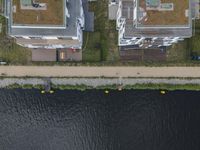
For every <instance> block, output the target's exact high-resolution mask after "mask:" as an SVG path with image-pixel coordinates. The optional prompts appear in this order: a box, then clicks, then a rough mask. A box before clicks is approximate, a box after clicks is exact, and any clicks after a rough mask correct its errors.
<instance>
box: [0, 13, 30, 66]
mask: <svg viewBox="0 0 200 150" xmlns="http://www.w3.org/2000/svg"><path fill="white" fill-rule="evenodd" d="M0 23H1V24H2V32H1V33H0V59H2V60H3V61H6V62H7V63H9V64H21V65H26V64H29V63H30V60H31V51H30V50H29V49H26V48H23V47H21V46H19V45H17V44H16V43H15V41H14V40H13V39H12V38H8V36H7V35H6V20H5V18H4V17H2V16H0Z"/></svg>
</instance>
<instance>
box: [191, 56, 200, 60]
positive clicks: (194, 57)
mask: <svg viewBox="0 0 200 150" xmlns="http://www.w3.org/2000/svg"><path fill="white" fill-rule="evenodd" d="M192 60H200V56H192Z"/></svg>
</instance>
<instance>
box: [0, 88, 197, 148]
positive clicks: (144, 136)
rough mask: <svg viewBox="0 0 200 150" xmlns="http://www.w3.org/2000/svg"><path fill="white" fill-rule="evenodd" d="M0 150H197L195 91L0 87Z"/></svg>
mask: <svg viewBox="0 0 200 150" xmlns="http://www.w3.org/2000/svg"><path fill="white" fill-rule="evenodd" d="M0 150H200V92H186V91H176V92H169V93H167V94H166V95H160V94H159V91H122V92H117V91H111V93H110V94H109V95H105V94H104V92H103V91H96V90H90V91H86V92H78V91H57V92H56V93H55V94H53V95H41V94H40V91H38V90H0Z"/></svg>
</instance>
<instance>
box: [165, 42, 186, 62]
mask: <svg viewBox="0 0 200 150" xmlns="http://www.w3.org/2000/svg"><path fill="white" fill-rule="evenodd" d="M188 42H189V39H185V40H184V41H179V42H178V43H176V44H173V45H172V46H171V47H170V48H168V50H167V61H168V62H177V63H178V62H183V61H186V60H188V59H189V56H190V49H189V47H188V44H189V43H188Z"/></svg>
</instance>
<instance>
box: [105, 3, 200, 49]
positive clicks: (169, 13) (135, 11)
mask: <svg viewBox="0 0 200 150" xmlns="http://www.w3.org/2000/svg"><path fill="white" fill-rule="evenodd" d="M116 8H117V9H116ZM115 14H116V15H115ZM109 17H110V19H115V20H116V24H117V30H118V33H119V35H118V45H119V46H128V45H133V46H135V47H136V48H158V47H162V46H170V45H172V44H173V43H177V42H178V41H179V40H183V39H184V38H189V37H191V36H192V33H193V29H192V20H193V19H197V18H199V0H184V1H180V0H171V1H170V3H166V2H164V0H110V4H109Z"/></svg>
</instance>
